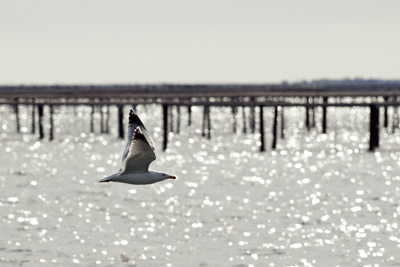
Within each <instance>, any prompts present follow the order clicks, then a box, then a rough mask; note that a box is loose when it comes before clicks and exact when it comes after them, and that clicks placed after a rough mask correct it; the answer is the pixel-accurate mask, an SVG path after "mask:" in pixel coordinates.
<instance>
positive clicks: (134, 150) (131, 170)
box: [98, 109, 176, 185]
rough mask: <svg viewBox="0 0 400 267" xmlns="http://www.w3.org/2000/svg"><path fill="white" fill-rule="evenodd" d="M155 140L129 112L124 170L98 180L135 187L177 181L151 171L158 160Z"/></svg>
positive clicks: (172, 177)
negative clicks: (171, 180)
mask: <svg viewBox="0 0 400 267" xmlns="http://www.w3.org/2000/svg"><path fill="white" fill-rule="evenodd" d="M154 150H155V149H154V145H153V140H152V139H151V137H150V135H149V134H148V132H147V130H146V127H144V125H143V123H142V121H141V120H140V119H139V117H138V116H137V115H136V114H135V112H133V110H132V109H131V111H130V112H129V126H128V141H127V144H126V146H125V149H124V151H123V154H122V168H121V169H120V170H119V171H118V172H117V173H114V174H112V175H110V176H107V177H105V178H103V179H100V180H98V181H99V182H100V183H104V182H119V183H126V184H134V185H145V184H153V183H156V182H160V181H163V180H166V179H176V177H175V176H172V175H169V174H166V173H162V172H156V171H149V165H150V163H151V162H153V161H154V160H155V159H156V154H155V153H154Z"/></svg>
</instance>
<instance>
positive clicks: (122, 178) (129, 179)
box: [99, 171, 175, 185]
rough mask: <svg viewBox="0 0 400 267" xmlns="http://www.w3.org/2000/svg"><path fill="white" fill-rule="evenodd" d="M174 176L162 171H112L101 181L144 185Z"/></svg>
mask: <svg viewBox="0 0 400 267" xmlns="http://www.w3.org/2000/svg"><path fill="white" fill-rule="evenodd" d="M173 177H174V176H171V175H168V174H165V173H162V172H154V171H148V172H133V173H123V174H119V173H114V174H112V175H110V176H107V177H105V178H103V179H101V180H99V182H100V183H102V182H119V183H126V184H135V185H144V184H154V183H157V182H160V181H163V180H165V179H175V178H173Z"/></svg>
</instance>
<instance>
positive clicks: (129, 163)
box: [120, 127, 156, 174]
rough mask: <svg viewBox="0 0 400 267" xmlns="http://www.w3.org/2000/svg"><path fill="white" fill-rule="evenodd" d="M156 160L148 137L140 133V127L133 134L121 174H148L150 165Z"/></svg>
mask: <svg viewBox="0 0 400 267" xmlns="http://www.w3.org/2000/svg"><path fill="white" fill-rule="evenodd" d="M155 159H156V154H155V153H154V151H153V149H152V148H151V146H150V144H149V142H148V141H147V140H146V137H145V136H144V135H143V134H142V133H141V132H140V127H138V128H136V130H135V132H134V133H133V140H132V142H131V144H130V146H129V152H128V155H127V156H126V158H125V160H124V161H123V162H122V171H121V173H120V174H123V173H128V172H146V171H148V169H149V165H150V163H151V162H152V161H154V160H155Z"/></svg>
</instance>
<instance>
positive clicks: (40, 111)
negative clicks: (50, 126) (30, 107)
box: [38, 104, 44, 139]
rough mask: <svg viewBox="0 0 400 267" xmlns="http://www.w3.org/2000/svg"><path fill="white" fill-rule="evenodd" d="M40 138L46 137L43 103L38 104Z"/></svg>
mask: <svg viewBox="0 0 400 267" xmlns="http://www.w3.org/2000/svg"><path fill="white" fill-rule="evenodd" d="M38 116H39V118H38V122H39V139H43V138H44V132H43V104H39V105H38Z"/></svg>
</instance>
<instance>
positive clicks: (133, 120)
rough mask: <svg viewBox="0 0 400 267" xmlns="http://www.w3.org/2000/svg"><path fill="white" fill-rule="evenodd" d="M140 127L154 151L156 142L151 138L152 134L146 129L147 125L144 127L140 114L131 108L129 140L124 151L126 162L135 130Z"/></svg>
mask: <svg viewBox="0 0 400 267" xmlns="http://www.w3.org/2000/svg"><path fill="white" fill-rule="evenodd" d="M137 128H139V129H140V132H141V133H142V134H143V135H144V136H145V139H146V140H147V143H148V144H149V146H150V148H151V149H152V150H153V151H154V150H155V148H154V143H153V140H152V139H151V136H150V135H149V133H148V132H147V130H146V127H144V125H143V123H142V121H141V120H140V119H139V116H138V115H136V113H135V112H134V111H133V110H132V109H131V110H130V112H129V126H128V140H127V143H126V146H125V149H124V152H123V153H122V162H124V160H125V158H126V156H127V155H128V153H129V148H130V146H131V143H132V140H133V137H134V133H135V130H136V129H137Z"/></svg>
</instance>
